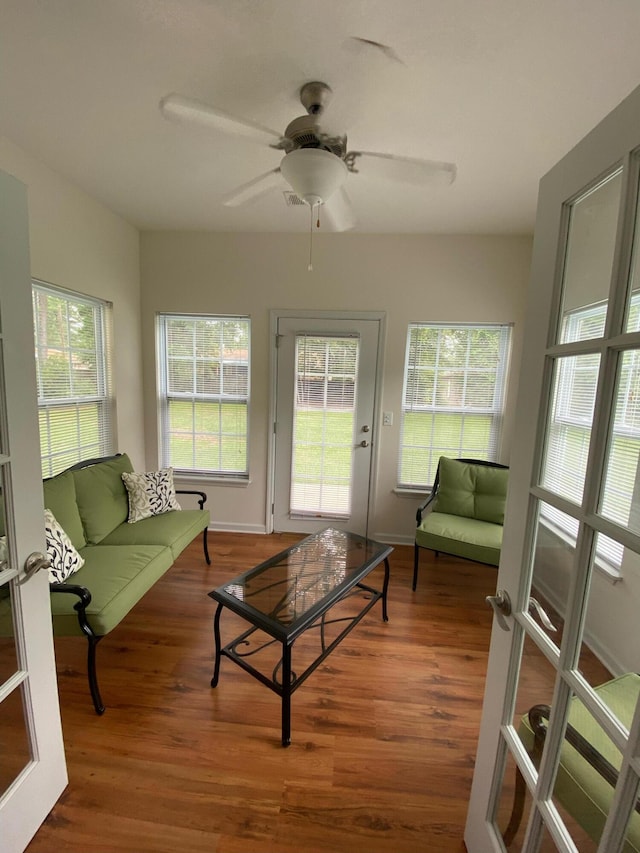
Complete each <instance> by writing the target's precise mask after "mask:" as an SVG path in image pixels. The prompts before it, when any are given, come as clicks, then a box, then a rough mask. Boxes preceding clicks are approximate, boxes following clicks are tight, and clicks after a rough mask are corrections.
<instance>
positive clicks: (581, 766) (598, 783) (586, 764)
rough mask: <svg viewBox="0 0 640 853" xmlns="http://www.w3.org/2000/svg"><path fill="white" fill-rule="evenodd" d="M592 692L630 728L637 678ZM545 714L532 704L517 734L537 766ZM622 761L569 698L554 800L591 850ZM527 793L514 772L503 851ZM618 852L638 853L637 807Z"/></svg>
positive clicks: (639, 689) (579, 705) (626, 678)
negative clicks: (584, 836)
mask: <svg viewBox="0 0 640 853" xmlns="http://www.w3.org/2000/svg"><path fill="white" fill-rule="evenodd" d="M594 691H595V693H596V694H597V695H598V697H599V698H600V699H601V700H602V701H603V702H604V704H605V705H606V706H607V707H608V708H609V709H610V710H611V711H612V712H613V713H614V714H615V715H616V717H617V718H618V719H619V720H620V722H621V723H622V724H623V725H624V726H625V727H626V728H627V729H631V724H632V721H633V714H634V711H635V708H636V704H637V702H638V696H639V695H640V675H638V674H637V673H635V672H628V673H625V674H624V675H621V676H619V677H618V678H613V679H611V680H610V681H607V682H606V683H604V684H601V685H599V686H598V687H594ZM550 713H551V709H550V707H549V706H548V705H534V706H533V707H532V708H530V709H529V712H528V713H527V714H525V715H524V716H523V717H522V720H521V722H520V726H519V729H518V735H519V736H520V739H521V740H522V742H523V744H524V746H525V747H526V749H527V752H528V753H529V754H530V756H531V758H532V761H533V763H534V764H535V766H536V767H538V766H539V764H540V758H541V756H542V751H543V749H544V742H545V737H546V733H547V725H548V721H549V716H550ZM621 757H622V756H621V753H620V751H619V750H618V749H617V747H616V746H615V745H614V743H613V741H612V740H611V739H610V738H609V737H608V736H607V735H606V734H605V733H604V731H603V729H602V728H601V726H600V725H599V724H598V722H597V721H596V719H595V718H594V717H593V716H592V714H591V712H590V711H588V710H587V708H586V707H585V706H584V705H583V704H582V702H581V701H580V700H579V699H578V698H577V697H576V696H574V697H573V698H572V699H571V700H570V705H569V718H568V725H567V728H566V731H565V735H564V740H563V742H562V747H561V750H560V763H559V766H558V773H557V776H556V781H555V784H554V796H555V797H556V799H557V801H558V803H560V804H561V805H562V806H563V807H564V808H565V809H566V811H567V812H568V813H569V814H570V815H571V816H572V817H573V818H574V820H575V821H576V822H577V823H578V824H579V825H580V826H581V827H582V828H583V829H584V830H585V832H586V833H587V834H588V835H589V837H590V838H591V839H592V840H593V841H594V848H595V845H597V844H598V842H599V841H600V837H601V835H602V831H603V829H604V825H605V822H606V819H607V815H608V814H609V809H610V808H611V803H612V800H613V795H614V789H615V787H616V784H617V782H618V772H619V770H620V761H621ZM526 791H527V788H526V783H525V781H524V779H523V777H522V774H521V773H520V770H519V769H517V768H516V783H515V794H514V801H513V811H512V813H511V818H510V820H509V825H508V826H507V828H506V829H505V831H504V833H503V839H504V843H505V846H506V847H509V846H510V845H511V843H512V841H513V839H514V837H515V835H516V833H517V832H518V829H519V827H520V822H521V820H522V817H523V814H524V808H525V799H526ZM622 850H623V853H640V814H638V809H637V808H636V810H635V813H634V814H633V816H632V818H631V821H630V823H629V826H628V828H627V833H626V837H625V843H624V846H623V848H622Z"/></svg>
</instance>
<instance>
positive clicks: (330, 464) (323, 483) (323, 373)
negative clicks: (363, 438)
mask: <svg viewBox="0 0 640 853" xmlns="http://www.w3.org/2000/svg"><path fill="white" fill-rule="evenodd" d="M359 350H360V341H359V339H358V338H357V337H355V336H351V335H348V336H345V337H342V336H338V335H333V336H328V335H311V334H306V333H302V334H298V335H296V356H295V358H296V393H295V400H294V406H293V442H292V448H291V496H290V511H291V514H292V516H303V515H308V516H311V517H313V518H321V517H323V516H324V517H328V518H348V517H349V516H350V515H351V483H352V473H353V445H354V429H355V414H356V385H357V376H358V359H359Z"/></svg>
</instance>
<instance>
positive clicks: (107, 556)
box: [0, 454, 211, 714]
mask: <svg viewBox="0 0 640 853" xmlns="http://www.w3.org/2000/svg"><path fill="white" fill-rule="evenodd" d="M131 472H133V466H132V465H131V461H130V459H129V457H128V456H127V455H126V454H118V455H117V456H113V457H105V458H102V459H95V460H89V461H87V462H82V463H79V464H78V465H75V466H73V468H69V469H67V470H66V471H63V472H62V473H60V474H58V475H57V476H55V477H52V478H50V479H47V480H44V482H43V489H44V505H45V508H46V509H49V510H50V511H51V512H52V513H53V515H54V516H55V519H56V520H57V522H58V523H59V525H60V526H61V527H62V528H63V530H64V532H65V533H66V534H67V536H68V537H69V539H70V540H71V543H72V545H73V546H74V547H75V549H76V550H77V552H78V553H79V554H80V556H81V557H82V559H83V560H84V565H83V566H82V568H80V569H79V570H78V571H76V572H75V573H74V574H72V575H70V577H69V578H68V579H67V580H65V581H64V582H63V583H51V584H50V589H51V615H52V621H53V633H54V636H70V635H80V636H85V637H86V638H87V640H88V643H89V651H88V676H89V688H90V690H91V696H92V699H93V704H94V707H95V710H96V713H98V714H102V713H104V705H103V703H102V699H101V697H100V691H99V688H98V682H97V676H96V659H95V654H96V645H97V643H98V641H99V640H100V639H101V638H102V637H104V636H105V635H106V634H108V633H109V632H110V631H112V630H113V629H114V628H115V627H116V625H118V623H119V622H121V621H122V619H123V618H124V617H125V616H126V615H127V613H129V611H130V610H131V609H132V608H133V606H134V605H135V604H136V603H137V602H138V601H139V600H140V599H141V598H142V596H143V595H144V594H145V593H146V592H147V591H148V590H149V589H151V587H152V586H153V585H154V583H155V582H156V581H157V580H158V579H159V578H160V577H162V575H163V574H164V573H165V572H166V571H167V569H169V568H170V567H171V565H172V564H173V562H174V561H175V559H176V558H177V557H178V555H179V554H180V553H181V552H182V551H183V550H184V549H185V548H186V547H187V545H188V544H189V543H190V542H191V541H192V540H193V539H194V538H195V537H196V536H197V535H198V534H200V533H201V532H202V533H203V545H204V556H205V559H206V561H207V563H208V564H210V562H211V561H210V559H209V553H208V547H207V530H208V526H209V520H210V518H209V511H208V510H205V509H204V503H205V501H206V499H207V496H206V494H205V493H204V492H193V491H182V490H176V494H178V495H180V494H191V495H195V496H196V497H197V499H198V503H199V506H200V509H193V510H180V511H176V510H174V511H170V512H163V513H162V514H161V515H154V516H152V517H150V518H143V519H142V520H140V521H136V522H135V523H129V522H128V521H127V519H128V516H129V498H128V492H127V489H126V487H125V484H124V482H123V479H122V474H123V473H131ZM11 633H12V622H11V608H10V602H9V600H8V599H4V600H1V601H0V634H2V635H3V636H6V635H8V634H11Z"/></svg>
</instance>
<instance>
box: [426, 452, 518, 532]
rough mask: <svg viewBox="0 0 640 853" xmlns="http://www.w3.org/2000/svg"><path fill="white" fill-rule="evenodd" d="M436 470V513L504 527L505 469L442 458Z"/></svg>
mask: <svg viewBox="0 0 640 853" xmlns="http://www.w3.org/2000/svg"><path fill="white" fill-rule="evenodd" d="M439 470H440V482H439V485H438V496H437V498H436V501H435V504H434V510H435V511H437V512H443V513H446V514H447V515H459V516H462V517H464V518H477V519H479V520H481V521H489V522H491V523H492V524H503V523H504V507H505V500H506V494H507V481H508V476H509V471H508V469H506V468H493V467H492V466H490V465H475V464H473V463H472V462H461V461H460V460H459V459H449V458H447V457H446V456H441V457H440V462H439Z"/></svg>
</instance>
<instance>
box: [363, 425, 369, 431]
mask: <svg viewBox="0 0 640 853" xmlns="http://www.w3.org/2000/svg"><path fill="white" fill-rule="evenodd" d="M362 432H369V425H368V424H365V425H364V426H363V427H362Z"/></svg>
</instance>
